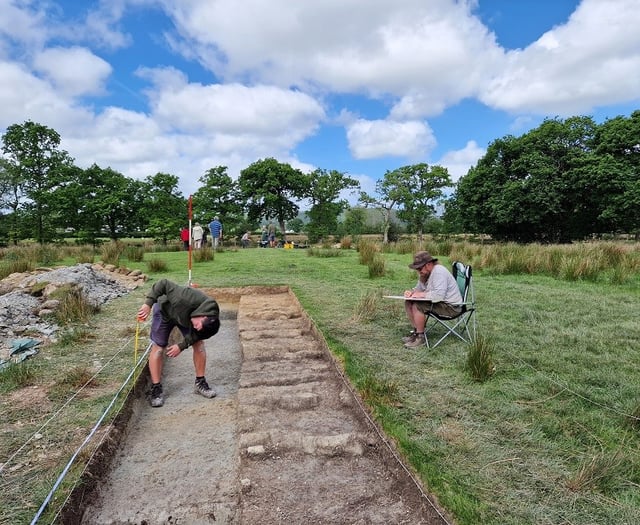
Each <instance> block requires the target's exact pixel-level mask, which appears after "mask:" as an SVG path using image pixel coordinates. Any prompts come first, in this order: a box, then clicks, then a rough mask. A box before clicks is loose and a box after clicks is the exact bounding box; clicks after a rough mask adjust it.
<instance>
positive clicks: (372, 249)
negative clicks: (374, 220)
mask: <svg viewBox="0 0 640 525" xmlns="http://www.w3.org/2000/svg"><path fill="white" fill-rule="evenodd" d="M378 251H379V250H378V247H377V245H376V243H375V242H372V241H369V240H366V239H360V242H359V243H358V261H359V262H360V264H362V265H364V266H368V265H369V263H370V262H371V261H373V259H374V258H375V256H376V255H377V254H378Z"/></svg>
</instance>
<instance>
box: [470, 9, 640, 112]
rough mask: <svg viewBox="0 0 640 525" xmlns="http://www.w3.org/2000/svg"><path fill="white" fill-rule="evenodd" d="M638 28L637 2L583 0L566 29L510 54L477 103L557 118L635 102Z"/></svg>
mask: <svg viewBox="0 0 640 525" xmlns="http://www.w3.org/2000/svg"><path fill="white" fill-rule="evenodd" d="M638 27H640V9H639V8H638V2H637V1H636V0H583V2H582V3H581V4H580V5H579V7H578V8H577V9H576V11H575V12H574V13H573V14H572V15H571V17H570V18H569V20H568V22H567V23H566V24H565V25H562V26H559V27H555V28H553V29H552V30H550V31H548V32H547V33H545V34H544V35H542V36H541V37H540V38H539V39H538V41H537V42H534V43H533V44H531V45H530V46H528V47H527V48H526V49H524V50H516V51H511V52H509V53H508V54H507V60H506V62H505V64H504V69H503V70H501V71H497V72H495V74H494V78H493V79H492V80H491V82H489V83H487V85H486V86H485V87H484V88H483V89H482V91H481V95H480V98H481V100H482V101H483V102H485V103H487V104H488V105H490V106H492V107H497V108H501V109H506V110H508V111H511V112H531V113H535V114H539V115H540V114H542V115H559V116H570V115H575V114H579V113H584V112H589V111H590V110H591V109H592V108H594V107H597V106H603V105H607V104H612V103H617V102H621V101H631V100H639V99H640V95H639V93H640V74H638V71H640V32H639V31H638Z"/></svg>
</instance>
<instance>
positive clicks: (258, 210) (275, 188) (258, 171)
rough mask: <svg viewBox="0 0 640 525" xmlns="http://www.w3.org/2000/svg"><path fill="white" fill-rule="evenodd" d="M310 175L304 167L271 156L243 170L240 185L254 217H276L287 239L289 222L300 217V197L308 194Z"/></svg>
mask: <svg viewBox="0 0 640 525" xmlns="http://www.w3.org/2000/svg"><path fill="white" fill-rule="evenodd" d="M308 183H309V179H308V177H307V176H305V175H304V174H303V173H302V172H301V171H300V170H297V169H294V168H292V167H291V166H290V165H289V164H283V163H280V162H278V161H277V160H275V159H272V158H267V159H263V160H259V161H256V162H254V163H253V164H251V165H250V166H249V167H247V168H245V169H243V170H242V171H241V172H240V177H239V178H238V185H239V188H240V192H241V197H242V199H243V200H244V202H245V203H246V209H247V215H248V218H249V220H250V221H259V220H260V219H262V218H264V219H266V220H270V219H276V220H277V221H278V224H279V225H280V231H281V232H282V234H283V236H284V239H286V233H285V222H286V221H288V220H290V219H294V218H295V217H297V215H298V212H299V211H300V207H299V206H298V204H297V202H296V201H299V200H301V199H304V198H305V197H306V196H307V194H308Z"/></svg>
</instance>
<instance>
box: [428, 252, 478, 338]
mask: <svg viewBox="0 0 640 525" xmlns="http://www.w3.org/2000/svg"><path fill="white" fill-rule="evenodd" d="M451 273H452V274H453V278H454V279H455V280H456V282H457V283H458V288H460V295H461V296H462V302H461V303H459V304H457V305H458V306H461V307H462V309H461V311H460V313H459V314H457V315H455V316H453V317H449V316H443V315H438V314H436V313H434V312H428V313H427V314H426V315H427V325H426V326H425V330H424V338H425V342H426V345H427V347H428V348H435V347H436V346H438V345H439V344H440V343H441V342H442V341H444V339H445V338H447V337H448V336H450V335H455V336H456V337H457V338H458V339H461V340H462V341H464V342H465V343H472V342H473V340H474V338H475V336H476V317H475V312H476V303H475V301H476V300H475V296H474V293H473V278H472V271H471V266H467V265H465V264H463V263H461V262H460V261H456V262H454V263H453V267H452V272H451ZM430 318H431V319H433V320H434V321H435V322H434V323H432V324H431V325H429V319H430ZM436 327H443V328H444V330H445V334H444V335H443V336H442V337H440V339H438V341H436V343H435V344H433V345H431V344H429V333H430V332H431V331H432V330H433V329H434V328H436Z"/></svg>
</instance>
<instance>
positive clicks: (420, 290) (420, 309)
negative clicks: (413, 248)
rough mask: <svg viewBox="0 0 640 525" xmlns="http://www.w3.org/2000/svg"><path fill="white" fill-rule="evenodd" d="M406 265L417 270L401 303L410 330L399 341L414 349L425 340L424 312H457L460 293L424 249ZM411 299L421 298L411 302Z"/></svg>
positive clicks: (449, 314) (450, 314)
mask: <svg viewBox="0 0 640 525" xmlns="http://www.w3.org/2000/svg"><path fill="white" fill-rule="evenodd" d="M409 268H412V269H414V270H416V271H417V272H418V282H417V284H416V286H415V287H414V288H413V289H411V290H406V291H405V292H404V296H405V298H406V299H407V300H406V301H405V302H404V308H405V312H406V314H407V317H408V318H409V322H410V323H411V325H412V326H413V331H412V332H411V334H409V335H408V336H407V337H405V338H403V341H404V346H406V347H407V348H417V347H419V346H421V345H423V344H425V342H426V339H425V337H424V327H425V324H426V322H427V316H426V314H427V313H429V312H435V313H437V314H441V315H447V316H454V315H457V314H459V313H460V310H461V309H462V306H460V303H461V302H462V296H461V295H460V288H459V287H458V283H457V282H456V280H455V279H454V278H453V275H451V272H449V270H447V269H446V268H445V267H444V266H442V265H441V264H439V263H438V259H434V258H433V257H431V255H430V254H429V253H428V252H418V253H416V254H415V255H414V257H413V263H411V264H410V265H409ZM412 298H416V299H418V298H419V299H421V300H419V301H412V300H411V299H412Z"/></svg>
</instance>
